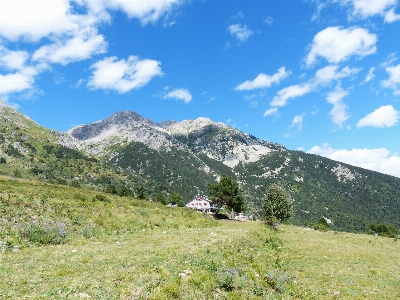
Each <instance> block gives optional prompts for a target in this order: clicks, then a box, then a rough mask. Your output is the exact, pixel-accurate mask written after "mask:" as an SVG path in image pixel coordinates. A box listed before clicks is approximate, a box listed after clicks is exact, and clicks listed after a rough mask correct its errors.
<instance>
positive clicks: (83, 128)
mask: <svg viewBox="0 0 400 300" xmlns="http://www.w3.org/2000/svg"><path fill="white" fill-rule="evenodd" d="M137 124H146V125H154V123H153V122H152V121H150V120H148V119H145V118H143V117H142V116H141V115H139V114H138V113H136V112H132V111H129V110H127V111H124V112H117V113H115V114H113V115H111V116H110V117H109V118H107V119H104V120H100V121H97V122H95V123H92V124H88V125H80V126H78V127H75V128H73V129H71V130H70V131H69V133H70V135H71V136H72V137H74V138H76V139H78V140H81V141H83V140H90V139H92V138H94V137H97V136H99V135H101V134H102V133H104V132H107V131H109V130H112V129H113V128H114V127H115V126H119V127H123V126H125V127H129V126H132V125H137Z"/></svg>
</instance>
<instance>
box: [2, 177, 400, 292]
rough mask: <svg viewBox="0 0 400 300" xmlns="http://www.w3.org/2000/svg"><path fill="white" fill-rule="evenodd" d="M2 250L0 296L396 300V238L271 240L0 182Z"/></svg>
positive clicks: (172, 212) (126, 202)
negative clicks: (48, 233) (50, 232)
mask: <svg viewBox="0 0 400 300" xmlns="http://www.w3.org/2000/svg"><path fill="white" fill-rule="evenodd" d="M32 228H34V229H35V230H36V231H33V230H32ZM40 228H42V230H38V229H40ZM53 229H55V236H54V235H52V236H50V237H49V238H48V239H47V240H46V239H40V238H39V237H41V236H42V235H45V233H46V232H48V231H46V230H53ZM52 232H53V231H52ZM53 233H54V232H53ZM0 241H1V245H2V250H0V299H396V298H399V297H400V275H399V272H398V270H400V252H399V250H400V244H399V243H400V241H395V240H394V239H390V238H383V237H375V236H369V235H361V234H349V233H335V232H329V231H328V232H320V231H314V230H309V229H306V228H300V227H295V226H289V225H282V226H280V227H279V229H278V230H277V231H275V230H270V229H269V228H267V227H266V226H265V225H264V224H263V223H262V222H234V221H215V220H213V219H211V218H210V217H208V216H203V215H201V214H198V213H196V212H194V211H191V210H188V209H184V208H169V207H164V206H162V205H160V204H155V203H151V202H149V201H143V200H136V199H131V198H124V197H117V196H111V195H107V194H103V193H100V192H97V191H88V190H80V189H76V188H72V187H65V186H57V185H49V184H42V183H38V182H23V181H14V180H9V179H6V178H2V179H0Z"/></svg>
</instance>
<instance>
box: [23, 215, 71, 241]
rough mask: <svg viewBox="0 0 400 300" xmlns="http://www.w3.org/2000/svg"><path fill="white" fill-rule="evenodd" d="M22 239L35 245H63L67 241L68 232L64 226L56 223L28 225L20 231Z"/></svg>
mask: <svg viewBox="0 0 400 300" xmlns="http://www.w3.org/2000/svg"><path fill="white" fill-rule="evenodd" d="M21 235H22V237H23V238H25V239H27V240H28V241H29V242H31V243H34V244H35V245H38V246H40V245H57V244H65V243H66V242H67V239H68V231H66V229H65V224H64V223H62V222H59V221H57V222H56V223H55V224H49V223H43V224H41V223H30V224H26V226H25V227H24V228H23V229H22V230H21Z"/></svg>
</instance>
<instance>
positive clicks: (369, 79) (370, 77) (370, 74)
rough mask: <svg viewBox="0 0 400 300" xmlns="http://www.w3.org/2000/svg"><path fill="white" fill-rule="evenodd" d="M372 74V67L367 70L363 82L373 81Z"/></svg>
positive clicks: (373, 76) (373, 69)
mask: <svg viewBox="0 0 400 300" xmlns="http://www.w3.org/2000/svg"><path fill="white" fill-rule="evenodd" d="M374 72H375V68H374V67H371V68H370V69H369V71H368V74H367V76H365V80H364V82H369V81H371V80H372V79H374V78H375V74H374Z"/></svg>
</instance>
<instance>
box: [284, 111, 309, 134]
mask: <svg viewBox="0 0 400 300" xmlns="http://www.w3.org/2000/svg"><path fill="white" fill-rule="evenodd" d="M304 116H305V114H301V115H297V116H294V118H293V120H292V123H291V124H290V125H289V129H291V130H290V132H288V133H286V134H285V135H284V137H291V136H293V135H295V134H297V133H299V132H300V131H301V130H302V129H303V119H304Z"/></svg>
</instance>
